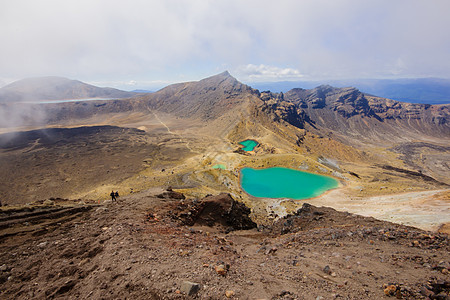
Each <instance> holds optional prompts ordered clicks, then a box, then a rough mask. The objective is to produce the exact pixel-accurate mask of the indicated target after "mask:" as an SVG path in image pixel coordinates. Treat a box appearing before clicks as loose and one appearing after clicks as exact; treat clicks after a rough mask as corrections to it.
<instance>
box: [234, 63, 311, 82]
mask: <svg viewBox="0 0 450 300" xmlns="http://www.w3.org/2000/svg"><path fill="white" fill-rule="evenodd" d="M235 73H236V76H238V77H239V78H240V79H241V80H243V81H248V82H257V81H281V80H296V79H300V78H302V77H304V75H302V74H301V73H300V71H298V70H296V69H292V68H279V67H274V66H266V65H263V64H260V65H252V64H248V65H245V66H240V67H238V68H237V69H236V71H235Z"/></svg>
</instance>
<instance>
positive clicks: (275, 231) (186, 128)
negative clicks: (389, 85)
mask: <svg viewBox="0 0 450 300" xmlns="http://www.w3.org/2000/svg"><path fill="white" fill-rule="evenodd" d="M12 107H16V108H15V109H13V112H17V111H20V112H21V113H20V116H19V117H20V118H15V119H14V120H16V121H20V122H19V123H20V126H18V127H14V126H3V127H2V128H0V132H1V133H2V134H0V182H1V185H0V196H1V199H0V200H1V203H2V204H3V206H2V207H1V210H0V214H1V216H0V230H1V232H0V248H1V250H0V255H1V257H2V259H1V262H2V265H1V271H0V272H1V273H0V275H1V280H0V281H1V285H0V287H1V294H0V295H1V297H2V298H5V299H12V298H18V299H35V298H38V299H44V298H64V299H66V298H69V299H72V298H73V299H75V298H77V299H78V298H82V299H91V298H95V299H97V298H99V299H117V298H129V299H142V298H150V299H152V298H154V299H172V298H185V297H187V296H188V295H187V294H189V293H191V294H192V295H191V296H192V297H197V298H205V299H220V298H227V297H228V298H239V299H334V298H343V299H380V298H381V297H385V296H386V297H387V296H395V297H397V298H406V299H417V298H419V299H420V298H425V297H429V298H430V299H434V298H436V297H437V298H436V299H445V297H448V293H449V283H448V281H449V278H448V276H449V275H448V269H449V261H448V250H449V244H448V235H446V234H448V233H449V232H450V227H449V224H450V219H449V218H450V217H449V216H450V197H449V192H450V190H449V184H450V179H449V176H448V174H449V171H450V169H449V165H448V163H447V161H448V159H446V158H447V157H448V156H449V147H450V141H449V139H448V133H449V132H450V129H449V124H448V105H447V106H430V105H419V104H414V105H409V104H402V103H399V102H395V101H392V100H389V99H383V98H378V97H374V96H369V95H365V94H363V93H360V92H359V91H358V90H356V89H352V88H345V89H336V88H332V87H329V86H322V87H318V88H316V89H312V90H302V89H295V90H293V91H290V92H288V93H286V94H285V95H283V94H281V93H280V94H276V93H271V92H259V91H257V90H254V89H252V88H250V87H248V86H245V85H243V84H241V83H239V82H238V81H237V80H236V79H234V78H233V77H231V76H230V75H229V74H228V73H227V72H225V73H222V74H219V75H217V76H213V77H210V78H207V79H204V80H201V81H199V82H189V83H182V84H176V85H172V86H169V87H167V88H165V89H163V90H161V91H159V92H157V93H154V94H149V95H140V96H137V97H134V98H130V99H125V100H113V101H89V102H74V103H60V104H39V105H33V106H27V107H24V106H23V104H20V105H19V104H18V106H14V104H8V105H5V106H2V111H3V113H4V112H5V111H7V110H8V109H9V108H12ZM3 108H4V109H3ZM22 108H24V109H23V110H22ZM25 108H26V109H25ZM6 115H8V113H6ZM11 116H13V115H12V114H11ZM5 120H7V121H8V119H4V121H5ZM246 139H254V140H256V141H258V143H259V144H258V146H257V147H256V148H255V149H254V151H250V152H244V151H242V150H241V149H240V146H239V142H240V141H243V140H246ZM218 164H220V165H222V166H224V169H216V168H214V166H215V165H218ZM274 166H282V167H288V168H293V169H298V170H303V171H307V172H313V173H317V174H322V175H327V176H331V177H334V178H335V179H337V180H339V182H340V186H339V188H338V189H335V190H332V191H330V192H328V193H326V194H324V195H321V196H319V197H316V198H313V199H308V200H297V201H294V200H290V199H268V198H255V197H253V196H251V195H249V194H246V193H245V192H243V190H242V189H241V187H240V169H241V168H243V167H254V168H264V167H274ZM169 187H170V189H169ZM167 189H169V190H167ZM111 190H115V191H116V190H118V191H119V193H120V195H121V197H120V198H119V201H117V202H111V201H108V200H107V199H108V197H109V196H108V195H109V193H110V192H111ZM164 190H167V191H165V192H164ZM181 193H182V194H181ZM221 193H225V194H221ZM219 194H220V196H217V195H219ZM211 195H214V196H211ZM305 202H308V203H310V204H312V205H314V206H310V205H306V204H305ZM244 205H245V206H244ZM249 213H250V214H249ZM351 213H355V214H357V215H353V214H351ZM248 214H249V215H248ZM363 216H365V217H363ZM374 217H375V218H376V219H374ZM390 222H393V223H390ZM402 224H403V225H402ZM405 225H408V226H411V227H407V226H405ZM189 282H190V283H189ZM439 294H440V295H439ZM438 295H439V296H438ZM439 297H440V298H439Z"/></svg>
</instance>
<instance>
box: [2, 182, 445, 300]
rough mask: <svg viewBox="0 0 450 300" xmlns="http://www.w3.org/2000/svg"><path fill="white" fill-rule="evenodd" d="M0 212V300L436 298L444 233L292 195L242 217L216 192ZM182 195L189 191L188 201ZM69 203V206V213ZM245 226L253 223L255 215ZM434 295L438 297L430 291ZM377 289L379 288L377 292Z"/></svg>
mask: <svg viewBox="0 0 450 300" xmlns="http://www.w3.org/2000/svg"><path fill="white" fill-rule="evenodd" d="M182 198H183V196H182V195H181V194H178V193H175V192H165V193H162V191H157V190H155V189H153V190H148V191H144V192H142V193H139V194H133V195H130V196H126V197H121V198H119V200H118V201H117V202H111V201H105V202H103V203H102V204H101V205H90V206H86V205H79V204H76V203H73V202H72V203H71V201H68V200H56V201H54V202H47V203H44V204H42V205H36V204H35V205H32V206H31V205H30V206H29V207H28V208H26V209H22V210H17V211H9V212H6V211H4V212H3V213H2V214H1V219H0V224H1V228H2V229H1V231H0V239H1V240H0V248H1V251H0V256H1V262H2V265H1V266H0V268H1V271H0V272H1V274H0V276H1V277H0V287H1V290H0V297H1V298H2V299H118V298H127V299H185V298H199V299H227V298H232V299H382V298H385V297H386V298H387V297H389V296H391V297H394V298H395V297H396V298H397V299H399V298H400V299H402V298H403V299H425V297H427V296H428V297H431V299H446V298H445V297H448V295H449V291H450V282H449V280H450V278H449V277H450V276H449V268H450V262H449V260H448V258H449V257H448V251H449V250H450V245H449V239H448V236H447V235H445V234H436V233H431V232H426V231H422V230H418V229H415V228H412V227H405V226H401V225H396V224H393V223H388V222H382V221H378V220H376V219H373V218H365V217H360V216H357V215H352V214H349V213H344V212H338V211H335V210H333V209H330V208H317V207H314V206H310V205H308V204H304V205H303V206H302V208H301V209H300V210H298V211H297V212H296V213H295V214H294V215H290V216H288V217H286V218H283V219H280V220H279V221H278V222H276V223H275V224H274V225H272V226H265V227H261V226H260V227H259V228H253V229H240V230H235V228H233V226H234V227H238V228H237V229H239V226H244V227H241V228H245V226H247V227H252V225H251V222H250V223H248V221H246V210H245V209H244V210H242V209H236V208H235V209H234V210H233V209H231V210H230V207H232V206H233V204H232V202H230V201H232V199H231V198H230V197H229V196H227V195H226V194H222V195H220V196H216V197H209V198H206V199H202V200H201V199H199V200H195V199H190V200H189V199H182ZM193 200H194V201H193ZM70 210H71V211H70ZM255 225H256V224H255ZM434 297H438V298H434ZM387 299H388V298H387Z"/></svg>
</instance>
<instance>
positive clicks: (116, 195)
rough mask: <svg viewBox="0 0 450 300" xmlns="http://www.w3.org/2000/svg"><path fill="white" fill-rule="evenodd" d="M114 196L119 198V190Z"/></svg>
mask: <svg viewBox="0 0 450 300" xmlns="http://www.w3.org/2000/svg"><path fill="white" fill-rule="evenodd" d="M114 197H115V198H116V200H118V199H119V191H116V192H115V193H114Z"/></svg>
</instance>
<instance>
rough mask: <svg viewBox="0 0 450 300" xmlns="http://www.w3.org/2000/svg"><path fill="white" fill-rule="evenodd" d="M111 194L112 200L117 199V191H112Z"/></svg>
mask: <svg viewBox="0 0 450 300" xmlns="http://www.w3.org/2000/svg"><path fill="white" fill-rule="evenodd" d="M109 195H110V196H111V200H112V201H116V200H117V199H116V193H114V191H111V194H109Z"/></svg>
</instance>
